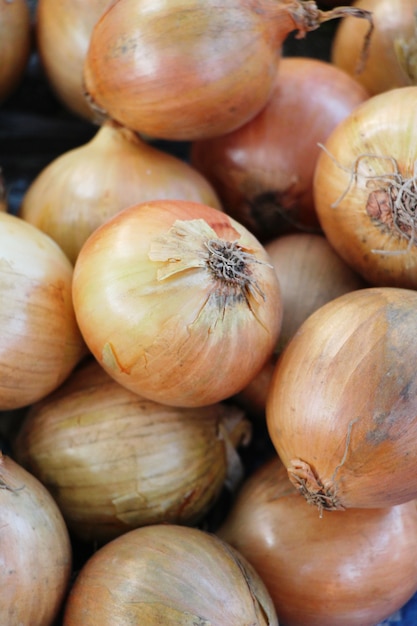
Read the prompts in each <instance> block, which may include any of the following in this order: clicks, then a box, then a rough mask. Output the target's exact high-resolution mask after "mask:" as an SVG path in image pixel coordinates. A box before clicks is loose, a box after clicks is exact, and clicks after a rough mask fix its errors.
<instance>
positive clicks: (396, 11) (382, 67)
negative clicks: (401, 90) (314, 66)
mask: <svg viewBox="0 0 417 626" xmlns="http://www.w3.org/2000/svg"><path fill="white" fill-rule="evenodd" d="M352 6H354V7H358V8H362V9H366V10H369V11H372V16H373V21H374V26H375V28H374V32H373V35H372V38H371V41H370V46H369V54H368V58H367V60H366V63H365V64H364V66H363V68H362V71H361V72H356V61H357V59H358V55H359V54H360V50H361V45H362V38H363V35H364V33H365V30H366V29H364V28H363V24H362V22H361V21H360V20H359V21H358V20H352V19H351V18H349V17H346V19H345V18H343V19H342V20H341V22H340V24H339V25H338V28H337V30H336V33H335V36H334V38H333V42H332V49H331V60H332V63H333V64H334V65H336V66H337V67H340V68H341V69H343V70H345V71H346V72H348V73H349V74H350V75H351V76H354V77H355V78H356V80H357V81H358V82H359V83H360V84H361V85H363V86H364V87H365V88H366V89H367V90H368V91H369V93H370V94H371V95H375V94H377V93H382V92H384V91H388V90H389V89H396V88H397V87H405V86H408V85H415V84H416V81H417V62H416V56H415V54H416V45H417V39H416V32H417V31H416V26H417V22H416V15H415V12H416V9H417V2H416V0H357V1H356V2H354V3H353V5H352Z"/></svg>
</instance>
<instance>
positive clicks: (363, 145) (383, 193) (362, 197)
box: [314, 86, 417, 289]
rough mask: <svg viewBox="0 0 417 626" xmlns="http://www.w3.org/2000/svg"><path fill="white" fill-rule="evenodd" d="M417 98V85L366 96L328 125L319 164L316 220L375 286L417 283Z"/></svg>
mask: <svg viewBox="0 0 417 626" xmlns="http://www.w3.org/2000/svg"><path fill="white" fill-rule="evenodd" d="M416 106H417V86H412V87H401V88H398V89H392V90H390V91H386V92H384V93H381V94H378V95H376V96H373V97H372V98H369V99H368V100H367V101H366V102H364V103H363V104H361V105H359V106H358V107H357V108H356V109H355V111H354V112H353V113H352V114H351V115H349V116H348V117H347V118H346V119H345V120H343V121H342V122H341V123H340V124H339V125H338V126H337V128H336V129H335V130H334V131H333V132H332V134H331V135H330V137H329V138H328V140H327V141H326V142H325V144H324V148H323V150H322V153H321V155H320V157H319V160H318V163H317V166H316V171H315V179H314V197H315V206H316V211H317V215H318V218H319V221H320V224H321V227H322V229H323V231H324V233H325V235H326V237H327V239H328V241H329V243H330V244H331V245H332V246H333V248H334V249H335V250H336V252H337V253H338V254H339V255H340V256H341V257H342V258H343V259H344V260H345V261H346V262H347V263H348V264H349V265H350V266H351V267H352V268H353V269H354V270H355V271H357V272H358V273H359V274H361V275H362V276H363V278H364V279H365V280H366V281H367V282H368V283H370V284H371V285H375V286H394V287H404V288H408V289H415V288H417V247H416V242H415V239H416V238H415V228H416V224H415V214H414V209H415V175H416V160H417V148H416V146H417V142H416V131H417V126H416V125H415V110H416ZM413 181H414V182H413ZM389 202H392V203H393V206H392V209H393V210H392V209H391V208H389ZM396 202H398V203H399V206H398V207H397V205H396ZM413 233H414V234H413Z"/></svg>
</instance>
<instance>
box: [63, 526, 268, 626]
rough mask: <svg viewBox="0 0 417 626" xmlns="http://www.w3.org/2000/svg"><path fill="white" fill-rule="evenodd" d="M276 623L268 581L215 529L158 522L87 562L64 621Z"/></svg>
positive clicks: (87, 624) (71, 624) (108, 625)
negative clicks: (209, 529) (207, 529)
mask: <svg viewBox="0 0 417 626" xmlns="http://www.w3.org/2000/svg"><path fill="white" fill-rule="evenodd" d="M139 623H140V624H155V625H156V624H178V625H180V624H181V626H192V625H194V624H198V625H201V626H204V625H207V626H208V625H209V624H213V626H214V625H225V626H226V625H227V626H243V625H244V624H245V625H246V624H248V625H249V624H250V625H251V626H278V620H277V617H276V613H275V610H274V607H273V604H272V601H271V598H270V597H269V594H268V592H267V591H266V589H265V585H264V584H263V582H262V580H261V579H260V577H259V575H258V574H257V573H256V572H255V570H254V569H253V568H252V566H250V565H249V563H247V561H246V559H244V557H242V556H241V555H240V554H239V553H238V552H236V551H235V550H234V549H233V548H232V547H231V546H229V545H227V544H226V543H225V542H223V541H221V540H220V539H219V538H218V537H216V536H215V535H212V534H209V533H206V532H204V531H202V530H199V529H196V528H189V527H184V526H176V525H170V524H159V525H152V526H146V527H144V528H139V529H136V530H132V531H130V532H129V533H126V534H125V535H123V536H122V537H118V538H117V539H114V540H113V541H111V542H110V543H108V544H107V545H105V546H104V547H102V548H100V549H99V550H98V551H97V552H96V553H95V554H94V555H93V556H92V557H90V559H89V560H88V561H87V563H86V564H85V565H84V567H83V568H82V569H81V571H80V572H79V574H78V577H77V579H76V581H75V583H74V586H73V587H72V589H71V592H70V594H69V598H68V600H67V603H66V607H65V612H64V619H63V626H80V624H82V625H83V626H96V625H97V624H100V626H114V625H115V624H117V625H118V626H130V625H131V624H139Z"/></svg>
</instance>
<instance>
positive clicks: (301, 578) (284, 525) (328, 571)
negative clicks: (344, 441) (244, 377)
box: [217, 457, 417, 626]
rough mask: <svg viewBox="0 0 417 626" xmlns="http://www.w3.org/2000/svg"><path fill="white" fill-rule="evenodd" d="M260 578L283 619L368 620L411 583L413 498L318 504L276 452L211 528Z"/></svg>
mask: <svg viewBox="0 0 417 626" xmlns="http://www.w3.org/2000/svg"><path fill="white" fill-rule="evenodd" d="M217 534H218V535H219V536H220V537H221V538H222V539H223V540H225V541H227V542H229V543H231V545H233V546H234V547H235V548H237V549H238V550H239V551H240V553H241V554H243V555H244V556H245V557H246V559H247V560H248V561H249V562H250V563H251V565H252V566H253V567H254V568H255V569H256V571H257V572H258V574H259V575H260V576H261V578H262V580H263V581H264V583H265V585H266V587H267V589H268V591H269V593H270V595H271V598H272V600H273V602H274V605H275V609H276V611H277V615H278V619H279V623H280V624H281V623H282V624H285V626H353V625H355V626H375V625H376V624H377V623H379V622H380V621H382V620H383V619H385V618H387V617H389V616H391V614H393V613H395V612H396V611H397V610H398V609H400V608H401V607H402V606H403V605H404V604H405V603H406V602H407V601H408V600H409V599H410V598H411V597H412V596H413V594H414V593H415V592H416V591H417V504H416V502H415V501H411V502H407V503H404V504H399V505H397V506H393V507H385V508H382V509H366V510H365V509H350V510H349V511H336V512H332V513H330V512H328V511H324V512H323V515H322V517H320V516H319V515H318V514H317V510H316V509H315V508H314V507H311V506H309V505H308V504H307V503H306V502H305V500H304V498H302V497H301V496H300V495H299V494H298V493H297V491H296V490H295V489H294V487H293V486H292V485H291V484H290V483H289V481H288V478H287V473H286V471H285V467H284V466H283V465H282V463H281V462H280V461H279V459H278V458H276V457H275V458H272V459H270V460H269V461H267V462H265V463H263V464H262V465H261V466H260V467H259V468H258V469H257V470H256V472H255V473H254V474H253V475H252V476H251V477H250V478H249V479H247V481H246V482H245V483H244V484H243V486H242V488H241V490H240V491H239V493H238V494H237V497H236V500H235V502H234V503H233V505H232V508H231V510H230V512H229V513H228V516H227V517H226V520H225V521H224V523H223V525H222V526H221V527H220V529H219V530H218V531H217Z"/></svg>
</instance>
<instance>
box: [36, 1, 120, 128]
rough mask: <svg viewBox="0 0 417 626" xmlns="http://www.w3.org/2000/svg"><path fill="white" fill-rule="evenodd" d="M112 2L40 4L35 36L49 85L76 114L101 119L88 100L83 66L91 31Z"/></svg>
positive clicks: (88, 118) (38, 4) (51, 2)
mask: <svg viewBox="0 0 417 626" xmlns="http://www.w3.org/2000/svg"><path fill="white" fill-rule="evenodd" d="M109 4H110V0H88V1H86V0H59V2H57V0H38V1H37V3H36V21H35V36H36V46H37V50H38V52H39V56H40V60H41V63H42V67H43V69H44V71H45V75H46V78H47V80H48V83H49V84H50V86H51V87H52V89H53V91H54V93H55V94H56V95H57V97H58V98H59V99H60V101H61V102H62V103H63V104H64V105H65V106H66V107H67V108H68V109H69V110H70V111H71V112H73V113H75V114H76V115H78V116H80V117H82V118H85V119H86V120H89V121H91V122H98V121H99V119H97V116H96V114H95V112H94V111H93V109H92V108H91V107H90V105H89V104H88V102H87V100H86V98H85V96H84V86H83V66H84V60H85V56H86V53H87V49H88V44H89V42H90V37H91V31H92V29H93V26H94V24H95V23H96V22H97V20H98V18H99V17H100V15H101V14H102V13H103V11H104V10H105V9H106V8H107V6H108V5H109Z"/></svg>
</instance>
